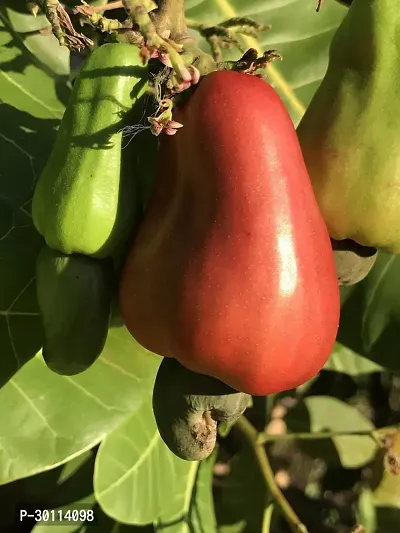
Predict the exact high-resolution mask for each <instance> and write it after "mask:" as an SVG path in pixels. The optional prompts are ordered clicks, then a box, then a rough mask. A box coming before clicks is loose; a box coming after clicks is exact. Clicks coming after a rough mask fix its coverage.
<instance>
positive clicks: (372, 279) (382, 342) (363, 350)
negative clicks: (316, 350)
mask: <svg viewBox="0 0 400 533" xmlns="http://www.w3.org/2000/svg"><path fill="white" fill-rule="evenodd" d="M399 280H400V258H399V257H398V256H392V255H389V254H384V253H379V254H378V258H377V261H376V263H375V266H374V267H373V269H372V270H371V272H370V273H369V275H368V276H367V277H366V278H365V279H364V280H363V281H362V282H361V283H359V284H358V285H356V286H355V287H354V289H353V290H352V291H349V292H346V293H345V302H344V304H343V305H342V316H341V322H340V329H339V336H338V340H339V341H340V342H341V343H342V344H344V345H345V346H348V347H349V348H350V349H352V350H354V351H356V352H358V353H360V354H362V355H363V356H365V357H368V358H369V359H370V360H372V361H374V362H376V363H377V364H379V365H382V366H384V367H387V368H388V369H390V370H393V371H399V370H400V357H399V350H398V345H399V341H400V335H399V332H400V284H399Z"/></svg>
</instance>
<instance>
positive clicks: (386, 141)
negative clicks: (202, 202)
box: [297, 0, 400, 254]
mask: <svg viewBox="0 0 400 533" xmlns="http://www.w3.org/2000/svg"><path fill="white" fill-rule="evenodd" d="M399 42H400V5H399V2H398V0H354V1H353V3H352V5H351V7H350V9H349V11H348V12H347V15H346V17H345V19H344V20H343V22H342V24H341V26H340V27H339V29H338V31H337V33H336V34H335V36H334V38H333V41H332V44H331V49H330V60H329V66H328V70H327V73H326V75H325V77H324V79H323V81H322V83H321V85H320V87H319V89H318V90H317V92H316V94H315V96H314V98H313V100H312V101H311V103H310V106H309V107H308V109H307V111H306V113H305V115H304V117H303V119H302V120H301V122H300V124H299V126H298V129H297V133H298V136H299V140H300V144H301V148H302V151H303V155H304V159H305V162H306V165H307V168H308V172H309V174H310V178H311V181H312V184H313V187H314V191H315V194H316V197H317V201H318V203H319V206H320V209H321V211H322V214H323V216H324V218H325V222H326V224H327V226H328V230H329V233H330V235H331V237H333V238H334V239H338V240H340V239H347V238H349V239H352V240H354V241H356V242H358V243H359V244H362V245H365V246H371V247H375V248H379V249H382V250H384V251H386V252H389V253H394V254H399V253H400V150H399V139H400V120H399V102H400V69H399V64H398V63H399Z"/></svg>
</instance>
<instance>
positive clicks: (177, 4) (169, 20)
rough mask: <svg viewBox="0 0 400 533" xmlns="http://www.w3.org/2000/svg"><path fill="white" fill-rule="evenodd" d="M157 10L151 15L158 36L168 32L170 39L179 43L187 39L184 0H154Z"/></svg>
mask: <svg viewBox="0 0 400 533" xmlns="http://www.w3.org/2000/svg"><path fill="white" fill-rule="evenodd" d="M156 3H157V6H158V9H157V10H156V11H155V12H154V13H152V14H151V18H152V19H153V22H154V25H155V27H156V28H157V32H158V33H159V34H161V35H162V34H163V33H164V32H165V31H167V30H169V31H170V32H171V35H170V37H171V39H173V40H174V41H179V40H181V39H184V38H185V37H187V27H186V21H185V2H184V0H156Z"/></svg>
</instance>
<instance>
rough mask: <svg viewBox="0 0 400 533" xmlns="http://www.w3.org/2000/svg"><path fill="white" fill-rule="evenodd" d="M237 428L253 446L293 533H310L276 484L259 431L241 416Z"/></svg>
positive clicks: (270, 488)
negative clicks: (259, 437) (259, 440)
mask: <svg viewBox="0 0 400 533" xmlns="http://www.w3.org/2000/svg"><path fill="white" fill-rule="evenodd" d="M236 427H237V428H238V429H239V430H240V431H241V433H242V434H243V436H244V437H245V438H246V440H247V442H248V444H249V445H250V446H251V448H252V450H253V452H254V455H255V456H256V459H257V462H258V465H259V467H260V470H261V472H262V474H263V476H264V480H265V483H266V485H267V487H268V489H269V491H270V492H271V494H272V496H273V497H274V499H275V501H276V503H277V504H278V505H279V507H280V510H281V512H282V513H283V515H284V516H285V518H286V520H287V522H288V524H289V525H290V528H291V529H292V531H293V532H294V533H308V532H307V528H306V526H305V525H304V524H303V523H302V522H301V520H300V518H299V517H298V516H297V514H296V513H295V511H294V509H293V508H292V506H291V505H290V503H289V502H288V501H287V499H286V498H285V496H284V495H283V493H282V491H281V489H280V488H279V487H278V485H277V484H276V481H275V478H274V473H273V470H272V467H271V464H270V462H269V459H268V456H267V453H266V451H265V448H264V445H263V444H260V443H259V442H258V435H259V434H258V431H257V430H256V429H255V427H254V426H253V425H252V424H251V423H250V422H249V421H248V420H247V418H246V417H245V416H241V417H240V418H239V420H238V421H237V422H236Z"/></svg>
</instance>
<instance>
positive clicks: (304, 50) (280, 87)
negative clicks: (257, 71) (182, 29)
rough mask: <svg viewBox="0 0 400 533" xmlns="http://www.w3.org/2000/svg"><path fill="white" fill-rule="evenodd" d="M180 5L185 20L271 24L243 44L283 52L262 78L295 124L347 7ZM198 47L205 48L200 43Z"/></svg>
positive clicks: (252, 0)
mask: <svg viewBox="0 0 400 533" xmlns="http://www.w3.org/2000/svg"><path fill="white" fill-rule="evenodd" d="M185 5H186V15H187V17H188V18H190V19H195V20H196V21H198V22H202V23H204V24H207V25H214V24H218V23H221V22H223V21H225V20H227V19H230V18H232V17H236V16H242V17H243V16H247V17H250V18H251V19H253V20H255V21H256V22H259V23H261V24H270V25H271V26H272V27H271V29H270V30H267V31H264V32H262V33H261V34H260V38H259V40H258V42H257V41H256V40H255V39H253V38H250V37H245V38H244V39H243V41H242V42H243V47H244V49H248V48H256V49H258V50H259V52H263V51H265V50H271V49H277V50H278V52H279V53H280V54H281V55H282V56H283V61H282V62H280V61H275V62H274V63H273V64H272V65H270V66H268V68H267V71H266V73H267V79H268V81H269V82H270V83H271V85H272V86H273V87H274V88H275V89H276V90H277V91H278V92H279V94H280V95H281V96H282V98H283V100H284V102H285V104H286V105H287V108H288V110H289V112H290V114H291V116H292V119H293V121H294V123H295V124H297V123H298V122H299V121H300V118H301V117H302V116H303V113H304V111H305V109H306V107H307V105H308V104H309V102H310V100H311V98H312V96H313V95H314V92H315V91H316V89H317V87H318V85H319V84H320V82H321V80H322V77H323V76H324V74H325V71H326V67H327V61H328V46H329V44H330V41H331V39H332V37H333V34H334V32H335V30H336V28H337V27H338V25H339V24H340V22H341V20H342V19H343V17H344V15H345V14H346V12H347V8H345V7H344V6H341V5H339V4H338V3H336V2H328V1H326V2H324V7H323V9H322V10H321V12H320V13H316V11H315V8H316V2H314V1H313V0H307V1H304V0H293V1H291V2H282V1H281V0H269V1H266V0H224V1H219V2H215V1H214V0H203V1H201V0H187V1H186V2H185ZM202 48H203V49H204V50H205V51H209V47H208V45H207V43H205V42H204V41H203V43H202ZM241 55H242V53H241V52H239V51H237V50H234V51H228V52H227V53H226V54H225V57H226V59H238V58H239V57H240V56H241Z"/></svg>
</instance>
